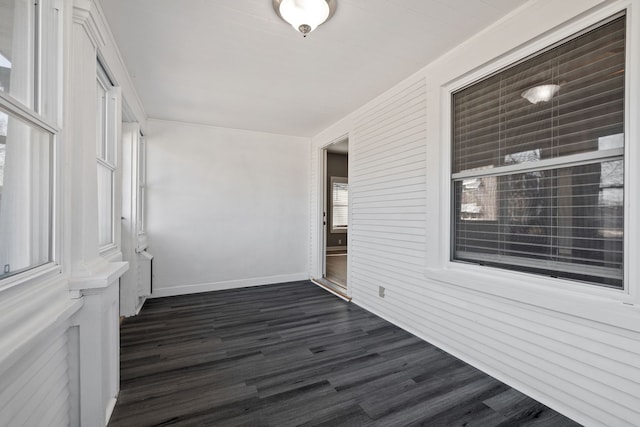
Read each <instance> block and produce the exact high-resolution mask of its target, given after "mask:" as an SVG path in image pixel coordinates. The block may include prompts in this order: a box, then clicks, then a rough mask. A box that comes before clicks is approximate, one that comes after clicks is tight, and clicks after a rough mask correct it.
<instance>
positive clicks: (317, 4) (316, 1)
mask: <svg viewBox="0 0 640 427" xmlns="http://www.w3.org/2000/svg"><path fill="white" fill-rule="evenodd" d="M279 3H280V4H279V5H278V9H276V11H277V12H278V13H279V14H280V16H281V17H282V19H284V20H285V21H287V22H288V23H289V24H291V26H292V27H293V28H294V29H296V30H297V31H300V32H301V33H302V34H304V35H307V34H308V33H310V32H311V31H313V30H315V29H316V28H317V27H318V25H320V24H322V23H323V22H325V21H326V20H327V18H329V15H330V12H331V10H330V8H329V3H328V2H327V0H282V1H281V2H279Z"/></svg>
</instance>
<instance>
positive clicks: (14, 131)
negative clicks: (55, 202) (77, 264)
mask: <svg viewBox="0 0 640 427" xmlns="http://www.w3.org/2000/svg"><path fill="white" fill-rule="evenodd" d="M51 193H52V136H51V134H49V133H48V132H45V131H43V130H41V129H40V128H36V127H35V126H33V125H30V124H28V123H25V122H23V121H21V120H19V119H17V118H15V117H13V116H11V115H9V114H7V113H5V112H3V111H1V110H0V278H4V277H7V276H10V275H13V274H16V273H19V272H21V271H25V270H27V269H30V268H33V267H37V266H39V265H43V264H46V263H48V262H50V261H51V259H52V254H51V239H52V235H51V204H52V196H51Z"/></svg>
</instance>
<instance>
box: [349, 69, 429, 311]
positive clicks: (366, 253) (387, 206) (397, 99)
mask: <svg viewBox="0 0 640 427" xmlns="http://www.w3.org/2000/svg"><path fill="white" fill-rule="evenodd" d="M425 137H426V85H425V81H424V79H419V80H417V81H415V82H412V83H410V84H408V85H406V87H404V88H403V89H401V90H399V91H397V92H396V93H394V94H393V95H392V96H389V97H388V98H386V99H384V100H383V101H381V102H380V103H379V104H376V105H373V106H371V107H370V108H368V109H366V110H365V111H362V112H361V114H359V115H358V116H357V117H356V118H355V119H354V126H353V131H352V133H351V138H350V146H349V150H350V152H349V155H350V157H349V158H350V172H349V188H350V212H351V213H350V215H351V223H350V230H349V234H350V239H351V240H350V246H349V254H350V258H351V259H350V267H351V270H350V271H351V274H350V277H349V280H350V281H349V287H350V290H351V296H352V297H353V298H354V299H356V300H358V301H362V302H363V303H365V302H366V303H367V304H368V305H370V306H372V307H376V308H381V307H380V304H382V302H383V301H381V300H379V299H377V294H378V286H383V287H384V288H386V289H388V290H389V291H392V290H393V291H395V290H396V289H399V288H401V287H402V286H403V285H404V283H406V282H407V281H411V280H419V278H420V277H422V276H423V272H424V266H425V258H424V250H425V204H426V200H425V184H426V177H425V158H426V157H425V156H426V144H425Z"/></svg>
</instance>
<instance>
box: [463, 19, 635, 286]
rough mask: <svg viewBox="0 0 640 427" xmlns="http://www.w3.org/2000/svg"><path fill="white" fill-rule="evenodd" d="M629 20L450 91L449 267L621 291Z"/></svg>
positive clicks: (617, 21)
mask: <svg viewBox="0 0 640 427" xmlns="http://www.w3.org/2000/svg"><path fill="white" fill-rule="evenodd" d="M625 22H626V20H625V16H624V15H619V16H615V17H612V18H610V19H609V20H607V21H605V22H602V23H600V24H598V25H597V26H595V27H592V28H590V29H588V30H585V31H583V32H581V33H579V34H576V35H574V36H573V37H571V38H569V39H567V40H564V41H562V42H560V43H558V44H556V45H554V46H552V47H550V48H549V49H546V50H544V51H542V52H539V53H537V54H535V55H533V56H531V57H529V58H526V59H525V60H523V61H521V62H519V63H517V64H514V65H513V66H511V67H508V68H506V69H503V70H501V71H499V72H497V73H495V74H493V75H491V76H489V77H487V78H484V79H483V80H481V81H479V82H476V83H474V84H472V85H470V86H468V87H466V88H463V89H461V90H459V91H457V92H455V93H453V95H452V140H453V151H452V192H453V212H454V213H453V215H454V218H453V221H452V224H453V230H452V240H453V244H452V259H453V260H457V261H466V262H472V263H478V264H483V265H489V266H493V267H502V268H506V269H511V270H518V271H524V272H529V273H537V274H543V275H547V276H553V277H560V278H565V279H572V280H578V281H582V282H588V283H592V284H598V285H603V286H610V287H615V288H623V259H624V256H623V255H624V254H623V247H624V144H625V141H624V139H625V138H624V116H625V110H624V108H625V99H624V97H625Z"/></svg>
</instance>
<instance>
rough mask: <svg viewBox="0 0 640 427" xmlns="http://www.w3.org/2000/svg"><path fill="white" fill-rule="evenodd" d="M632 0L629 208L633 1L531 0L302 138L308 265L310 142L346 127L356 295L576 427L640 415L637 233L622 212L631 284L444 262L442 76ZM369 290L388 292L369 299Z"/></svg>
mask: <svg viewBox="0 0 640 427" xmlns="http://www.w3.org/2000/svg"><path fill="white" fill-rule="evenodd" d="M625 5H630V6H631V10H630V15H629V18H628V20H629V27H628V28H629V31H630V37H629V44H628V47H627V49H628V51H629V52H631V56H630V61H629V67H628V68H627V73H628V75H629V78H628V82H630V92H629V95H630V96H629V108H630V111H629V119H630V120H629V127H628V135H627V141H629V143H630V145H629V149H628V153H627V160H628V162H629V164H630V173H629V176H628V180H627V182H626V186H627V189H628V193H627V199H626V202H627V206H628V209H629V211H628V212H627V215H628V217H629V218H637V217H638V215H640V211H639V210H638V206H639V204H640V196H639V194H638V192H637V188H638V185H640V179H639V175H638V174H637V173H636V172H635V170H638V169H639V166H640V150H638V149H637V144H634V141H637V139H638V134H639V130H640V128H639V125H638V122H637V117H638V111H639V110H638V108H639V101H640V93H639V91H638V87H637V85H636V84H635V82H637V81H638V77H639V74H640V67H639V64H640V58H639V56H640V55H639V54H638V53H639V52H640V51H639V50H638V40H640V37H639V34H640V20H638V16H636V15H638V13H639V12H640V2H639V1H637V0H631V1H627V2H624V1H598V0H567V1H563V2H557V1H553V0H539V1H532V2H529V3H527V4H526V5H525V6H524V7H523V8H521V9H520V10H518V11H516V12H515V13H513V14H511V15H510V16H508V17H506V18H505V19H503V20H501V21H499V22H497V23H496V24H495V25H493V26H492V27H490V28H488V29H487V30H485V31H483V32H482V33H480V34H478V35H477V36H475V37H473V38H472V39H470V40H468V41H467V42H465V43H464V44H462V45H460V46H458V47H457V48H456V49H454V50H453V51H451V52H450V53H448V54H447V55H445V56H444V57H442V58H440V59H439V60H437V61H436V62H434V63H432V64H430V65H429V66H427V67H425V68H424V69H423V70H421V71H420V72H418V73H416V74H415V75H414V76H411V77H410V78H408V79H407V80H405V81H403V82H401V83H399V84H398V85H397V86H395V87H393V88H391V89H390V90H388V91H387V92H386V93H384V94H383V95H381V96H379V97H378V98H376V99H375V100H373V101H371V102H370V103H368V104H367V105H365V106H363V107H362V108H360V109H359V110H357V111H356V112H354V113H352V114H350V115H349V116H347V117H345V118H343V119H342V120H341V121H340V122H338V123H336V124H335V125H334V126H331V127H330V128H328V129H326V130H325V131H323V132H321V133H320V134H319V135H317V136H315V137H314V138H313V140H312V150H311V151H312V152H311V170H312V182H311V191H312V204H311V211H310V215H311V222H312V240H311V254H312V255H311V274H312V275H314V276H315V275H318V273H319V269H320V265H321V264H320V258H319V256H318V254H319V248H320V244H321V243H320V240H319V236H321V234H320V233H319V225H320V221H321V216H320V215H321V208H320V206H319V204H318V201H319V200H320V199H319V197H318V195H319V193H318V191H319V189H320V188H321V178H322V175H321V169H320V165H321V163H320V156H319V154H320V148H321V146H323V145H325V144H327V143H329V142H331V141H334V140H336V139H338V138H341V137H342V136H343V135H345V134H348V135H349V141H350V172H349V176H350V198H351V209H350V229H349V251H350V257H349V258H350V259H349V273H348V274H349V278H348V281H349V294H350V295H351V296H352V297H353V302H354V303H356V304H358V305H360V306H363V307H365V308H367V309H368V310H370V311H372V312H374V313H376V314H378V315H380V316H382V317H384V318H386V319H388V320H390V321H392V322H393V323H395V324H397V325H399V326H401V327H403V328H405V329H407V330H409V331H410V332H413V333H415V334H416V335H418V336H420V337H422V338H424V339H425V340H427V341H430V342H432V343H434V344H435V345H437V346H439V347H441V348H443V349H445V350H447V351H449V352H450V353H452V354H454V355H455V356H457V357H460V358H462V359H463V360H465V361H467V362H469V363H471V364H473V365H474V366H476V367H478V368H480V369H482V370H484V371H486V372H488V373H489V374H491V375H493V376H494V377H497V378H498V379H500V380H502V381H504V382H506V383H508V384H510V385H512V386H514V387H516V388H518V389H520V390H521V391H523V392H525V393H527V394H529V395H530V396H532V397H534V398H536V399H538V400H540V401H542V402H543V403H545V404H547V405H549V406H551V407H553V408H554V409H556V410H558V411H560V412H562V413H564V414H566V415H568V416H569V417H571V418H573V419H575V420H577V421H579V422H581V423H583V424H585V425H594V426H595V425H608V426H613V425H615V426H625V425H638V424H639V423H640V276H639V275H638V266H637V264H638V263H637V261H636V260H637V259H639V258H640V233H639V230H638V226H637V221H630V223H629V226H628V227H627V228H626V230H625V232H626V233H627V235H628V236H629V244H628V246H627V254H628V256H629V260H630V261H631V262H630V263H629V266H628V267H627V269H628V274H629V276H628V277H629V280H628V289H627V290H626V291H625V292H619V291H615V290H609V289H599V288H596V287H592V286H581V285H579V284H570V283H567V282H565V281H561V280H540V279H538V278H535V277H534V276H532V275H527V274H520V273H509V272H504V271H499V270H496V269H488V268H484V267H480V266H463V265H459V264H457V263H451V262H449V261H448V253H449V250H448V245H449V243H448V239H449V231H448V230H449V212H448V209H449V208H448V206H450V204H449V203H450V202H449V197H450V190H449V185H450V184H449V182H450V180H449V170H448V169H449V166H448V165H449V161H448V153H449V150H450V146H449V141H448V138H449V134H450V127H449V123H448V120H447V112H448V111H449V109H448V104H447V101H448V99H449V97H450V94H449V90H450V88H451V85H452V84H455V82H458V81H462V80H464V79H466V78H470V77H474V76H475V77H477V76H479V75H481V74H482V73H486V72H490V71H492V67H493V69H496V67H499V66H500V64H502V65H505V64H508V63H509V62H513V61H514V60H516V59H518V58H521V57H523V56H526V54H527V53H531V52H533V51H535V49H537V48H540V47H543V46H546V45H548V44H551V43H553V42H554V41H557V40H560V39H562V38H564V37H566V36H568V35H570V34H572V33H574V32H577V31H578V30H580V29H582V28H584V27H587V26H588V25H589V24H590V23H593V22H597V20H598V19H599V17H604V16H606V15H609V14H613V13H614V12H615V11H616V10H618V9H620V8H622V7H624V6H625ZM378 285H381V286H384V287H385V288H386V293H385V294H386V296H385V298H380V297H379V296H378Z"/></svg>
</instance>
